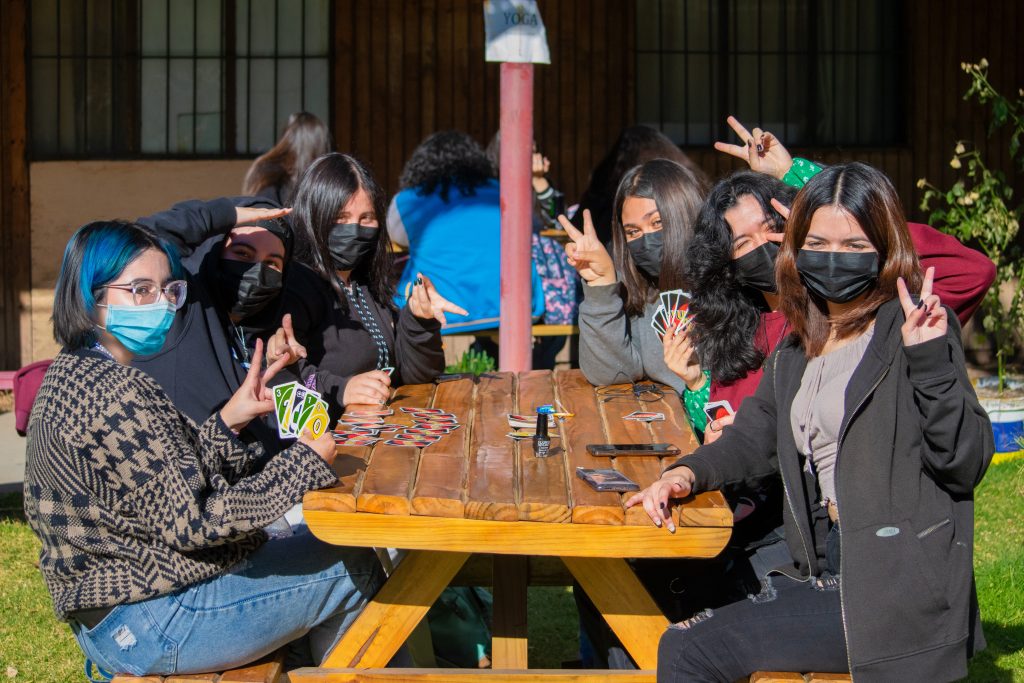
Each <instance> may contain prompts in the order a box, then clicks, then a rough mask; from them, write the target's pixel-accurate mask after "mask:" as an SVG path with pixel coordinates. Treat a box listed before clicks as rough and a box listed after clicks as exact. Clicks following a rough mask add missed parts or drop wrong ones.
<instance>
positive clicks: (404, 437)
mask: <svg viewBox="0 0 1024 683" xmlns="http://www.w3.org/2000/svg"><path fill="white" fill-rule="evenodd" d="M440 438H441V437H440V436H437V435H430V434H409V433H405V434H395V435H394V436H393V437H391V439H390V440H391V441H429V442H430V443H434V442H435V441H437V440H438V439H440Z"/></svg>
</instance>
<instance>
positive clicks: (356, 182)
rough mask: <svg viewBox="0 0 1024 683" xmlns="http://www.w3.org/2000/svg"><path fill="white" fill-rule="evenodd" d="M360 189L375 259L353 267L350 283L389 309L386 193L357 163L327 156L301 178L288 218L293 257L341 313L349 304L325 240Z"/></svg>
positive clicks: (391, 289)
mask: <svg viewBox="0 0 1024 683" xmlns="http://www.w3.org/2000/svg"><path fill="white" fill-rule="evenodd" d="M360 189H362V190H364V191H365V192H366V194H368V195H369V196H370V201H371V202H372V204H373V212H374V213H375V214H376V215H377V224H378V225H379V226H380V233H379V237H378V239H377V247H376V249H375V250H374V252H373V255H372V256H371V257H370V258H368V259H364V260H363V262H362V263H360V264H359V265H358V266H356V268H355V270H353V271H352V281H353V282H358V283H361V284H365V285H366V286H367V287H368V288H369V290H370V294H371V295H372V296H373V298H374V300H375V301H376V302H377V303H378V304H381V305H384V306H388V307H392V308H393V307H394V303H393V302H392V297H393V296H394V294H395V285H394V283H393V282H392V281H391V259H392V253H391V237H390V236H389V235H388V226H387V205H386V203H385V198H384V190H383V189H381V187H380V185H378V184H377V181H376V180H374V179H373V176H372V175H370V172H369V171H368V170H367V169H366V167H365V166H364V165H363V164H362V163H360V162H359V160H358V159H356V158H355V157H351V156H349V155H348V154H339V153H337V152H334V153H331V154H326V155H324V156H322V157H320V158H319V159H317V160H316V161H315V162H313V165H312V166H310V167H309V168H308V169H307V170H306V172H305V173H304V174H303V176H302V180H301V181H300V182H299V187H298V189H297V191H296V192H295V207H294V211H292V214H291V215H292V220H293V222H294V225H295V232H296V237H297V238H298V240H299V245H298V247H297V250H296V256H297V258H298V259H299V260H300V261H302V262H303V263H305V264H306V265H308V266H309V267H310V268H312V269H313V270H314V271H316V272H317V273H319V274H320V276H321V277H322V278H324V279H325V280H327V282H329V283H330V284H331V287H332V288H333V289H334V291H335V293H337V295H338V299H339V301H340V302H341V306H342V309H343V310H347V304H346V301H347V300H346V297H345V295H344V292H342V289H341V285H340V284H339V283H338V278H337V277H336V276H335V274H334V266H333V264H332V261H331V254H330V252H329V251H328V249H327V238H328V236H329V235H330V233H331V229H332V228H333V227H334V225H335V220H336V219H337V217H338V214H340V213H341V211H342V209H344V208H345V205H347V204H348V203H349V200H351V199H352V197H353V196H355V194H356V192H358V191H359V190H360Z"/></svg>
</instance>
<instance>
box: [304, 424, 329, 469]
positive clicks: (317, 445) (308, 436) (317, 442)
mask: <svg viewBox="0 0 1024 683" xmlns="http://www.w3.org/2000/svg"><path fill="white" fill-rule="evenodd" d="M299 443H304V444H306V445H307V446H309V447H310V448H312V449H313V450H314V451H316V454H317V455H319V456H320V457H321V458H323V459H324V462H326V463H327V464H328V465H333V464H334V456H336V455H337V454H338V449H337V446H335V445H334V435H333V434H332V433H331V430H329V429H328V430H327V431H326V432H324V433H323V434H321V435H320V438H319V439H314V438H313V434H312V433H310V431H309V429H308V428H307V429H304V430H302V434H301V435H299Z"/></svg>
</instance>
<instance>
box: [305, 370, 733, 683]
mask: <svg viewBox="0 0 1024 683" xmlns="http://www.w3.org/2000/svg"><path fill="white" fill-rule="evenodd" d="M555 402H557V403H559V404H560V405H561V406H562V407H564V409H565V410H566V411H568V412H571V413H573V414H574V416H573V417H571V418H568V419H566V420H564V421H561V422H559V423H558V424H557V426H556V427H555V428H554V429H552V431H551V433H552V435H553V436H557V437H559V438H556V439H554V440H553V442H552V448H551V454H550V456H549V457H537V456H536V455H535V453H534V450H533V444H532V441H529V440H527V441H515V440H513V439H511V438H509V437H508V436H507V434H508V432H509V431H510V428H509V426H508V421H507V417H506V416H507V414H509V413H533V412H534V409H535V407H536V406H540V405H543V404H547V403H555ZM390 405H391V407H393V408H394V409H395V414H394V415H393V416H392V417H390V418H388V421H389V422H403V421H404V422H408V423H411V422H412V418H411V416H409V415H407V414H405V413H402V412H401V410H400V408H401V407H402V406H407V407H439V408H443V409H444V410H446V411H448V412H451V413H454V414H455V415H456V416H457V417H458V419H459V422H460V423H461V424H462V427H461V428H460V429H457V430H455V431H454V432H452V433H450V434H448V435H447V436H444V437H442V438H441V439H440V440H439V441H438V442H436V443H435V444H433V445H431V446H429V447H427V448H423V449H419V448H410V447H400V446H388V445H385V444H384V443H383V441H381V442H378V443H377V444H376V445H374V446H372V447H355V446H339V448H338V457H337V459H336V461H335V464H334V467H335V470H336V472H337V473H338V476H339V484H338V485H337V486H336V487H334V488H330V489H324V490H320V491H313V492H310V493H308V494H306V496H305V500H304V506H303V507H304V514H305V518H306V522H307V523H308V524H309V527H310V530H311V531H312V532H313V533H314V534H315V535H316V536H318V537H319V538H321V539H322V540H324V541H327V542H329V543H335V544H338V545H347V546H362V547H378V548H381V547H390V548H402V549H406V550H408V551H409V552H408V554H407V555H406V556H405V558H404V559H403V560H402V561H401V563H400V564H399V565H398V566H397V568H396V569H395V571H394V572H393V573H392V574H391V575H390V577H389V578H388V580H387V582H386V583H385V585H384V587H383V588H382V589H381V590H380V592H379V593H378V594H377V596H376V597H375V598H374V599H373V600H372V601H371V602H370V603H369V604H368V605H367V607H366V609H365V610H364V611H363V612H362V613H361V614H360V616H359V617H358V618H357V619H356V621H355V622H354V623H353V625H352V626H351V627H350V628H349V630H348V631H347V632H346V634H345V635H344V636H343V637H342V639H341V640H340V641H339V643H338V644H337V646H336V647H335V648H334V649H333V650H332V652H331V653H330V654H329V655H328V657H327V659H326V661H325V662H324V666H323V668H315V669H314V668H308V669H298V670H296V671H292V672H290V677H291V680H292V681H294V682H295V683H303V682H312V681H350V680H390V681H395V680H402V681H411V680H456V679H474V680H475V679H477V678H489V679H491V680H517V681H518V680H535V679H537V678H543V677H548V678H550V679H552V680H565V681H569V680H572V681H577V682H579V681H589V680H593V681H598V680H618V679H620V678H622V679H627V678H628V679H629V680H650V681H653V680H654V669H655V666H656V662H657V647H658V639H659V637H660V636H661V634H662V632H663V631H664V630H665V628H666V627H667V626H668V621H667V619H666V618H665V616H664V615H663V614H662V613H661V611H660V610H659V609H658V607H657V605H656V604H655V603H654V601H653V600H652V599H651V597H650V596H649V595H648V593H647V592H646V590H645V589H644V587H643V586H642V584H641V583H640V582H639V580H638V579H637V578H636V576H635V575H634V574H633V572H632V571H631V570H630V568H629V566H628V564H627V563H626V558H641V557H665V558H669V557H708V558H710V557H714V556H716V555H718V554H719V553H720V552H721V551H722V549H723V548H724V547H725V545H726V542H727V541H728V539H729V537H730V535H731V532H732V511H731V510H730V509H729V507H728V505H727V504H726V502H725V500H724V498H723V497H722V495H721V493H719V492H710V493H704V494H700V495H698V496H691V497H689V498H687V499H686V500H684V501H683V502H682V504H681V505H679V506H676V507H675V508H674V510H673V515H674V518H675V521H676V525H677V528H678V530H677V531H676V533H675V534H670V533H668V532H667V531H666V530H665V529H659V528H657V527H655V526H654V524H653V523H652V522H651V520H650V518H649V517H648V516H647V514H646V513H645V512H644V511H643V510H642V509H641V508H639V507H637V508H631V509H629V510H626V509H625V507H624V501H625V499H626V497H628V495H629V494H619V493H611V492H598V491H595V490H593V489H592V488H590V486H589V485H587V484H586V483H585V482H584V481H583V480H581V479H579V478H578V477H576V476H575V468H576V467H614V468H615V469H617V470H618V471H620V472H622V473H623V474H625V475H626V476H628V477H630V478H631V479H633V480H634V481H636V482H637V483H638V484H640V485H641V486H646V485H648V484H650V483H651V482H653V481H654V480H655V479H657V478H658V477H659V476H660V474H661V471H662V469H663V467H664V466H665V465H667V464H668V461H669V460H674V457H673V458H666V459H661V458H658V457H655V456H641V457H637V456H630V457H621V458H598V457H594V456H591V455H590V454H589V453H587V450H586V446H587V444H591V443H647V442H668V443H672V444H675V445H676V446H678V447H679V448H680V450H681V451H682V453H683V454H687V453H689V452H691V451H692V450H693V449H694V448H696V446H697V441H696V440H695V438H694V436H693V433H692V431H691V429H690V427H689V425H688V423H687V421H686V418H685V416H684V412H683V410H684V409H683V407H682V405H681V402H680V401H679V399H678V397H677V396H676V395H675V394H674V393H673V392H672V390H671V389H668V388H667V387H666V388H662V389H661V390H660V391H659V392H656V393H646V394H643V395H641V396H639V397H638V396H637V395H636V394H635V393H634V392H633V391H631V385H623V386H619V387H609V388H605V387H594V386H592V385H591V384H590V383H588V382H587V381H586V379H585V378H584V377H583V375H582V374H581V373H580V372H579V371H578V370H570V371H560V372H555V373H552V372H550V371H532V372H524V373H520V374H518V375H516V374H512V373H488V374H484V375H481V376H480V377H479V378H477V379H476V380H473V379H470V378H465V379H460V380H456V381H450V382H444V383H441V384H437V385H434V384H422V385H408V386H403V387H399V388H397V389H396V390H394V392H393V398H392V400H391V403H390ZM636 410H644V411H654V412H662V413H664V414H665V420H664V421H660V422H652V423H644V422H632V421H626V420H623V419H622V416H624V415H626V414H628V413H631V412H633V411H636ZM474 553H488V554H493V556H494V563H493V571H492V577H493V587H494V623H493V628H492V635H493V640H492V653H491V654H492V657H491V659H492V662H493V666H494V668H493V669H492V670H489V671H479V670H469V669H460V670H442V669H416V670H401V669H386V668H384V667H385V665H386V664H387V662H388V661H389V660H390V659H391V657H392V655H394V654H395V652H396V651H397V650H398V649H399V647H400V646H401V645H402V643H403V642H404V641H405V639H406V638H407V637H408V636H409V634H410V633H411V632H412V630H413V629H414V628H415V627H416V625H417V624H418V623H419V622H420V620H421V619H422V618H423V617H424V615H426V613H427V610H428V609H429V608H430V606H431V605H432V604H433V603H434V601H435V600H436V599H437V598H438V596H439V595H440V593H441V591H442V590H443V589H444V588H445V587H446V586H447V585H449V583H451V582H452V581H453V579H454V578H455V577H456V575H457V574H458V572H459V571H460V569H461V568H462V567H463V565H464V564H465V563H466V560H467V559H468V558H469V557H470V555H472V554H474ZM531 557H533V558H537V557H546V558H552V559H553V561H555V562H557V561H558V560H557V559H554V558H560V560H561V562H562V563H564V565H565V567H566V568H567V570H568V572H570V573H571V574H572V576H573V577H575V579H576V580H577V581H578V583H579V584H580V586H582V588H583V590H584V591H586V592H587V594H588V596H589V597H590V598H591V599H592V600H593V602H594V604H595V605H596V606H597V608H598V610H599V611H600V612H601V613H602V615H604V617H605V619H606V621H607V622H608V624H609V626H610V627H611V628H612V630H613V631H614V632H615V633H616V634H617V636H618V637H619V639H620V640H621V641H622V643H623V645H624V647H625V648H626V649H627V651H628V652H629V653H630V655H631V656H632V657H633V658H634V660H635V661H636V662H637V664H638V665H639V666H640V669H641V670H640V671H634V672H607V671H601V672H597V671H579V670H576V671H573V670H564V671H563V670H543V671H542V670H536V669H533V670H530V669H528V668H527V665H528V662H527V641H526V593H527V579H528V574H529V572H528V571H527V567H528V561H529V559H530V558H531Z"/></svg>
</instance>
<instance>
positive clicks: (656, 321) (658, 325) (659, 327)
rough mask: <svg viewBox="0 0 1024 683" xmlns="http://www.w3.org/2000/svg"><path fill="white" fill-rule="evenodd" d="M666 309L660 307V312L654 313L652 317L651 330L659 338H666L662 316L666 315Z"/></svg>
mask: <svg viewBox="0 0 1024 683" xmlns="http://www.w3.org/2000/svg"><path fill="white" fill-rule="evenodd" d="M664 311H665V309H664V308H661V307H660V306H659V307H658V310H657V311H655V312H654V315H653V316H652V317H651V328H652V329H653V330H654V331H655V332H657V333H658V336H659V337H664V336H665V325H664V323H662V322H661V316H662V315H663V314H664Z"/></svg>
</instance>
